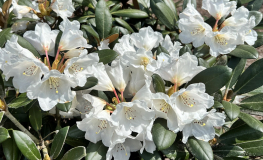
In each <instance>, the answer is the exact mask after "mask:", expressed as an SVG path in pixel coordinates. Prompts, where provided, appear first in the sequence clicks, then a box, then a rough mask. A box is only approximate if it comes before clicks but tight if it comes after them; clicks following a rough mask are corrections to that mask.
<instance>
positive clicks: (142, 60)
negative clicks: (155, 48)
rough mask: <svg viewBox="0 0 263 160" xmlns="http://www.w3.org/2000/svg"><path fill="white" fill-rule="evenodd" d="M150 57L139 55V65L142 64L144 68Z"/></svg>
mask: <svg viewBox="0 0 263 160" xmlns="http://www.w3.org/2000/svg"><path fill="white" fill-rule="evenodd" d="M149 62H150V59H149V58H148V57H141V63H140V65H143V66H144V69H146V66H147V65H148V64H149Z"/></svg>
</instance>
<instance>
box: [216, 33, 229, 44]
mask: <svg viewBox="0 0 263 160" xmlns="http://www.w3.org/2000/svg"><path fill="white" fill-rule="evenodd" d="M215 40H216V42H217V43H218V44H219V45H222V46H225V45H227V39H226V38H225V37H224V36H223V35H222V34H218V35H216V36H215Z"/></svg>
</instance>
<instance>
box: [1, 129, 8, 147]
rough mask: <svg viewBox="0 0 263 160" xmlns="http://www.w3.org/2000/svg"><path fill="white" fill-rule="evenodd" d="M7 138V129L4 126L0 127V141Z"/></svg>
mask: <svg viewBox="0 0 263 160" xmlns="http://www.w3.org/2000/svg"><path fill="white" fill-rule="evenodd" d="M8 138H10V135H9V133H8V131H7V129H5V128H4V127H0V143H2V142H4V141H5V140H7V139H8Z"/></svg>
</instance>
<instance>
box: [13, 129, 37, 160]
mask: <svg viewBox="0 0 263 160" xmlns="http://www.w3.org/2000/svg"><path fill="white" fill-rule="evenodd" d="M13 135H14V139H15V142H16V145H17V147H18V148H19V150H20V151H21V152H22V154H23V155H24V156H25V157H26V158H27V159H29V160H40V159H41V155H40V153H39V150H38V149H37V147H36V144H35V143H34V142H33V141H32V139H31V138H30V137H29V136H28V135H26V134H25V133H24V132H21V131H16V130H13Z"/></svg>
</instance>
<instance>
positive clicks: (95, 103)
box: [82, 94, 107, 113]
mask: <svg viewBox="0 0 263 160" xmlns="http://www.w3.org/2000/svg"><path fill="white" fill-rule="evenodd" d="M82 97H83V98H84V99H85V100H86V101H88V102H89V103H90V104H91V106H92V108H91V107H89V106H86V105H89V104H86V105H85V106H86V107H88V108H87V110H89V112H94V113H98V112H100V111H102V110H103V108H104V106H106V104H107V102H106V101H105V100H104V99H101V98H98V97H95V96H92V95H90V94H83V96H82ZM89 112H88V113H89Z"/></svg>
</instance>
